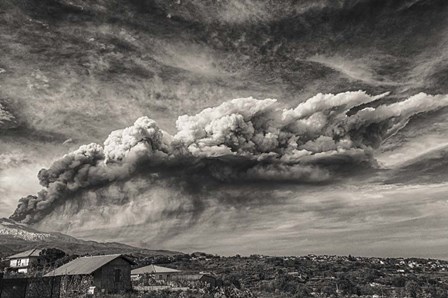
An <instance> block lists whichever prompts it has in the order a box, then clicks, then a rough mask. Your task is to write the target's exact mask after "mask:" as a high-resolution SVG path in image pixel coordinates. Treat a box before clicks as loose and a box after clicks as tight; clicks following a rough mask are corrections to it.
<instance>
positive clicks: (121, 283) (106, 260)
mask: <svg viewBox="0 0 448 298" xmlns="http://www.w3.org/2000/svg"><path fill="white" fill-rule="evenodd" d="M131 265H135V263H134V262H133V261H131V260H130V259H128V258H127V257H125V256H123V255H120V254H114V255H102V256H89V257H81V258H77V259H75V260H73V261H71V262H69V263H67V264H65V265H62V266H60V267H58V268H56V269H55V270H53V271H51V272H49V273H47V274H46V275H45V276H44V277H49V278H51V277H63V278H65V281H64V282H62V283H61V287H63V288H64V289H61V293H66V294H67V295H68V294H76V293H78V294H82V293H84V294H85V293H87V291H88V290H89V291H91V292H92V291H95V292H101V293H106V294H113V293H123V292H127V291H130V290H131V289H132V285H131ZM73 285H76V287H77V289H74V287H73ZM70 287H72V288H70ZM92 287H94V288H92ZM67 288H68V290H67ZM75 291H77V292H75Z"/></svg>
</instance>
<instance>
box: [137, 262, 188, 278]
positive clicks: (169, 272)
mask: <svg viewBox="0 0 448 298" xmlns="http://www.w3.org/2000/svg"><path fill="white" fill-rule="evenodd" d="M181 272H182V271H180V270H176V269H172V268H167V267H162V266H157V265H148V266H144V267H140V268H136V269H133V270H132V271H131V277H132V279H134V280H136V279H138V278H139V277H141V276H144V275H150V276H151V277H152V278H154V279H156V280H169V279H171V278H172V277H173V276H174V275H177V274H179V273H181Z"/></svg>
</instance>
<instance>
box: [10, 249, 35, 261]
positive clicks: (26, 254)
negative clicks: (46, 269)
mask: <svg viewBox="0 0 448 298" xmlns="http://www.w3.org/2000/svg"><path fill="white" fill-rule="evenodd" d="M41 251H42V249H37V248H33V249H30V250H27V251H23V252H20V253H18V254H15V255H13V256H10V257H8V259H19V258H29V257H38V256H39V254H40V253H41Z"/></svg>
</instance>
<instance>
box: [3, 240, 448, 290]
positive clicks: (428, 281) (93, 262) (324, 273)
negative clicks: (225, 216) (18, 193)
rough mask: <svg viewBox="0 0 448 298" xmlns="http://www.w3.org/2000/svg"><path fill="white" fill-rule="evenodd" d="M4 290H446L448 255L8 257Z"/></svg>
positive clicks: (54, 253)
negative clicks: (445, 257)
mask: <svg viewBox="0 0 448 298" xmlns="http://www.w3.org/2000/svg"><path fill="white" fill-rule="evenodd" d="M0 269H1V270H2V273H1V275H0V276H1V279H0V297H1V298H9V297H51V298H53V297H375V298H379V297H447V295H448V262H447V261H442V260H434V259H417V258H409V259H407V258H373V257H372V258H368V257H353V256H326V255H324V256H316V255H307V256H300V257H296V256H290V257H273V256H264V255H251V256H240V255H235V256H229V257H223V256H218V255H212V254H207V253H203V252H195V253H191V254H183V253H178V254H160V255H139V254H132V253H131V254H117V253H115V254H100V255H95V254H88V255H83V256H78V255H75V254H67V253H65V252H64V251H63V250H60V249H58V248H51V247H40V248H33V249H30V250H27V251H23V252H20V253H17V254H13V255H10V256H6V257H4V258H3V259H2V262H1V268H0Z"/></svg>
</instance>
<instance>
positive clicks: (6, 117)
mask: <svg viewBox="0 0 448 298" xmlns="http://www.w3.org/2000/svg"><path fill="white" fill-rule="evenodd" d="M15 121H16V118H15V117H14V115H12V114H11V113H10V112H9V111H8V110H7V109H6V108H5V107H4V106H3V105H2V104H1V103H0V129H6V128H10V127H11V126H14V124H15Z"/></svg>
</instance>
